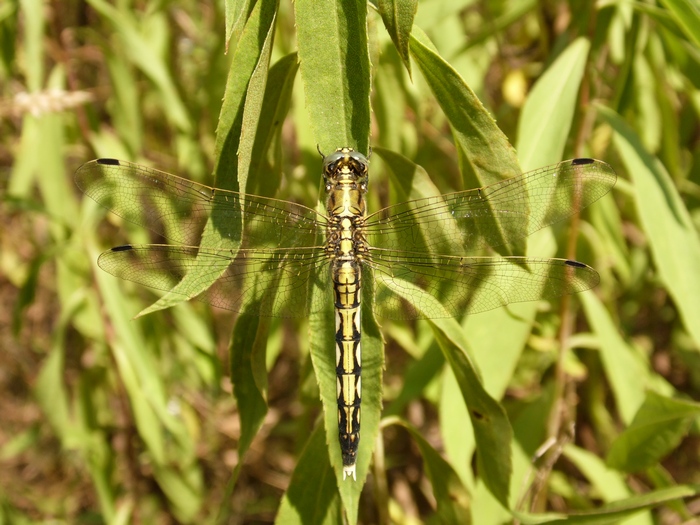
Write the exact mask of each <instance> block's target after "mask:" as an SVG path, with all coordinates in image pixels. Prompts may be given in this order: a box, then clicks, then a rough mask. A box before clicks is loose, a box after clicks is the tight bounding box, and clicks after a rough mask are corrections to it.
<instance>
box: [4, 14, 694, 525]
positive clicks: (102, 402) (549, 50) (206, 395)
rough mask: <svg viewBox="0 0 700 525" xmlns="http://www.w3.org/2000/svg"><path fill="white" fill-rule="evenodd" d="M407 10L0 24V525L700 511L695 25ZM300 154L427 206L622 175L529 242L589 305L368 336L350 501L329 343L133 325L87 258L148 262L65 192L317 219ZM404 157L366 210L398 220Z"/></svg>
mask: <svg viewBox="0 0 700 525" xmlns="http://www.w3.org/2000/svg"><path fill="white" fill-rule="evenodd" d="M415 7H416V6H415V3H414V2H411V1H403V2H398V1H397V2H393V1H391V0H378V1H376V2H372V3H370V4H364V3H362V2H352V1H347V2H337V5H336V2H332V1H330V0H323V1H317V2H313V1H311V0H296V1H295V2H294V3H291V2H287V1H282V2H280V3H279V4H278V3H277V2H276V1H270V0H258V1H257V2H254V1H252V0H249V1H240V0H239V1H234V0H227V1H226V2H225V3H221V2H218V3H210V2H195V1H191V0H183V1H180V2H175V1H172V2H164V1H155V0H154V1H146V0H143V1H115V2H109V1H107V0H86V1H79V0H68V1H65V2H59V1H45V2H44V1H41V0H22V1H20V0H5V1H4V2H2V3H0V51H1V52H0V118H1V120H0V136H1V138H2V140H0V174H1V176H0V220H1V221H2V233H1V234H0V286H1V287H2V293H1V294H0V297H2V299H0V300H1V301H2V302H1V303H0V304H1V305H2V308H0V312H1V313H0V348H1V349H2V351H0V370H2V373H1V374H0V392H2V396H0V414H2V419H1V421H2V425H1V428H0V487H1V491H0V523H5V522H7V523H35V522H36V523H39V522H44V521H47V520H54V521H65V522H70V523H88V522H89V523H101V522H104V523H138V522H141V523H151V522H156V521H165V520H170V521H177V522H183V523H251V522H256V523H258V522H272V521H275V520H277V521H278V522H280V523H297V522H298V523H321V522H323V523H336V522H341V521H342V520H343V519H347V520H348V521H349V522H352V523H355V522H361V523H378V522H381V523H388V522H389V521H393V522H400V523H403V522H418V521H428V522H446V523H463V522H466V521H468V520H471V521H472V522H474V523H479V524H490V523H503V522H508V521H511V520H513V519H518V520H519V521H520V522H522V523H535V522H538V523H543V522H546V521H548V520H552V521H553V520H557V519H558V520H560V521H566V522H571V523H578V522H583V521H586V522H596V523H612V522H620V521H621V520H623V519H624V520H625V523H639V524H642V523H671V522H679V521H683V520H686V521H687V520H690V519H692V516H693V515H696V514H698V513H699V512H700V510H699V509H698V501H699V500H698V496H697V494H698V491H699V490H700V489H698V487H700V479H699V475H698V472H700V460H699V459H698V458H700V453H699V452H700V451H699V450H698V449H699V447H700V439H698V414H699V413H700V404H698V403H697V402H695V401H694V400H699V399H700V353H699V352H700V314H699V313H698V312H700V271H699V270H698V269H699V268H700V239H699V236H698V227H699V226H700V141H699V140H698V137H699V136H700V133H699V130H700V125H699V119H698V116H699V114H700V48H699V47H698V46H699V43H700V9H698V7H697V3H696V2H694V1H693V0H660V1H657V2H652V1H648V2H637V3H631V2H614V1H611V2H598V3H594V2H573V1H570V2H566V1H555V0H552V1H547V2H534V1H531V0H527V1H521V2H509V1H489V2H478V1H473V0H459V1H455V0H425V1H422V2H420V3H419V4H418V5H417V13H415V17H414V8H415ZM413 23H415V25H413ZM411 29H412V31H411ZM409 67H410V70H409ZM482 105H483V107H482ZM484 107H485V109H484ZM486 111H488V112H490V114H491V115H492V116H493V118H494V119H495V121H496V122H497V125H498V126H497V127H496V125H495V123H494V121H493V120H492V119H491V118H490V117H489V116H488V113H486ZM506 138H507V139H508V140H506ZM510 144H512V145H513V146H514V147H515V149H512V148H511V146H510ZM317 145H319V146H320V147H321V149H322V150H323V151H330V150H332V149H334V148H336V147H339V146H345V145H350V146H355V147H358V148H359V149H360V150H362V151H367V150H368V148H369V146H376V147H378V148H379V147H381V148H385V150H387V151H390V152H395V153H400V154H402V155H404V156H405V157H407V158H408V159H411V160H412V161H413V162H415V163H417V164H419V165H420V166H422V167H423V168H425V171H426V172H427V173H428V174H429V175H430V181H429V183H430V184H431V185H434V186H435V187H436V189H437V190H439V191H440V192H451V191H458V190H460V189H465V188H469V187H478V186H482V185H484V184H488V183H489V182H493V181H495V180H499V179H500V178H503V177H509V176H513V175H515V174H517V173H518V171H519V168H518V165H519V166H520V167H521V168H522V169H523V170H529V169H533V168H536V167H539V166H543V165H547V164H552V163H556V162H558V161H559V160H561V159H564V158H571V157H575V156H591V157H595V158H598V159H601V160H605V161H606V162H608V163H609V164H611V165H612V166H614V168H615V169H616V171H617V172H618V175H619V177H620V180H619V182H618V184H617V186H616V188H615V190H614V191H613V192H612V193H611V194H609V195H607V196H606V197H604V198H603V199H601V200H600V201H599V202H597V203H596V204H595V205H593V206H592V207H590V208H589V209H587V210H585V213H584V214H582V216H581V217H576V218H574V220H572V222H571V223H570V224H564V225H561V224H558V225H556V226H555V227H554V228H552V229H549V230H547V231H545V232H542V233H541V234H540V233H538V234H536V235H535V236H532V237H531V238H530V239H529V241H528V246H527V252H528V254H532V255H537V256H542V257H546V256H559V257H568V258H576V259H577V260H581V261H584V262H586V263H587V264H590V265H591V266H593V267H594V268H596V269H597V270H598V271H599V273H600V274H601V284H600V286H599V287H598V288H597V289H596V290H594V291H592V292H586V293H583V294H580V296H577V297H574V298H570V299H564V300H562V302H561V304H549V303H545V302H542V303H540V304H537V303H528V304H519V305H514V306H512V307H508V308H502V309H499V310H494V311H491V312H487V313H484V314H480V315H478V316H470V317H467V318H465V319H457V320H451V321H446V322H444V323H442V322H440V323H435V324H433V325H431V324H429V323H427V322H424V321H419V322H416V323H399V322H382V326H381V333H380V332H379V328H378V327H377V325H376V324H374V322H373V320H371V319H370V316H369V315H365V316H364V318H365V321H363V322H365V323H368V324H367V325H366V326H365V327H364V328H365V333H364V334H363V351H364V352H365V354H366V355H365V360H364V362H363V366H364V370H363V373H365V374H366V377H365V376H363V387H364V388H363V394H364V396H363V403H364V404H366V408H365V405H363V441H362V444H361V450H360V460H359V463H358V465H359V467H358V474H359V480H358V482H357V483H349V482H346V483H343V482H342V481H340V479H339V478H337V476H338V474H339V472H340V471H339V468H338V466H339V463H338V462H339V453H338V450H337V441H336V439H335V437H334V436H336V435H337V428H334V425H335V418H336V415H335V412H334V411H333V409H332V406H333V403H334V402H335V383H334V381H335V378H334V375H333V374H334V371H333V366H334V364H333V361H334V359H333V355H332V348H333V346H332V341H330V342H329V340H330V339H331V338H332V323H333V320H332V319H330V320H329V319H323V318H318V319H313V318H312V319H311V320H309V321H308V322H306V321H304V322H296V323H289V322H286V321H285V322H282V321H280V320H275V319H258V318H255V317H253V318H248V317H247V316H245V315H243V316H241V317H240V318H239V319H238V322H237V323H236V325H235V328H234V327H233V319H231V316H230V315H229V314H228V313H225V312H221V311H213V310H212V309H210V308H208V307H206V305H203V304H201V303H196V302H193V303H179V304H176V305H174V306H173V307H172V308H169V309H162V310H161V309H160V308H161V307H163V306H167V305H169V304H167V305H164V304H163V303H157V306H155V307H148V305H150V304H152V303H153V302H154V301H155V300H156V299H157V296H155V295H154V294H153V292H151V291H149V290H144V289H143V288H139V287H137V286H132V285H131V284H130V283H126V282H119V281H117V280H116V279H114V278H113V277H111V276H109V275H106V274H104V272H102V271H101V270H100V269H99V268H97V266H96V264H95V261H96V258H97V256H98V254H99V253H100V251H102V250H104V249H107V248H109V247H111V246H115V245H118V244H123V243H124V242H127V241H129V242H148V241H149V239H150V237H149V234H148V233H147V232H145V231H143V230H142V229H140V228H138V227H136V226H134V225H132V224H128V223H123V222H122V221H120V220H118V219H117V218H115V217H114V216H113V215H110V214H106V213H105V211H104V210H103V209H101V208H99V207H98V206H97V205H96V204H95V203H94V202H92V201H90V200H89V199H82V198H81V195H79V193H78V192H77V190H76V188H75V187H74V185H73V181H72V174H73V173H74V171H75V169H76V168H77V167H78V166H80V165H81V164H82V163H83V162H85V161H87V160H90V159H92V158H95V157H103V156H104V157H116V158H121V159H125V160H133V161H135V162H138V163H141V164H147V165H152V166H155V167H157V168H159V169H162V170H165V171H168V172H172V173H177V174H179V175H180V176H183V177H188V178H191V179H193V180H196V181H199V182H204V183H205V184H210V185H217V186H219V187H228V188H242V189H247V190H246V191H249V192H250V193H256V194H261V195H270V196H275V197H279V198H285V199H291V200H294V201H296V202H301V203H304V204H306V205H308V206H315V205H316V203H317V202H318V199H319V195H320V193H319V189H320V179H321V177H320V175H321V169H320V159H319V156H318V153H317V151H316V150H317ZM516 152H517V153H516ZM389 158H390V155H389V156H387V154H386V153H385V154H381V155H380V154H377V155H375V156H373V157H372V171H371V183H370V195H369V207H370V210H376V209H379V208H380V207H381V206H382V205H386V204H387V203H390V202H395V201H396V200H397V199H398V197H399V196H401V195H403V194H402V191H403V190H401V188H400V183H399V184H397V183H396V181H395V180H392V178H391V177H390V176H389V171H388V170H387V169H386V168H387V164H389V163H390V161H389V160H387V159H389ZM211 174H213V175H214V176H213V177H212V176H211ZM394 175H396V176H397V177H400V176H401V174H400V173H399V174H393V175H392V176H394ZM416 181H418V178H417V179H416ZM416 181H413V182H414V183H416ZM517 248H522V249H524V248H525V247H524V246H522V247H517ZM144 308H149V310H148V311H150V312H153V313H150V314H149V315H145V316H142V317H138V318H137V319H132V318H133V316H134V315H136V314H137V313H138V312H139V311H142V310H144ZM329 326H330V327H331V328H329ZM441 350H442V352H441ZM443 352H444V354H443ZM446 357H447V359H446ZM446 362H449V365H447V364H446ZM227 363H228V364H229V365H230V370H229V369H228V368H227V365H226V364H227ZM476 377H480V378H481V382H482V384H483V389H482V388H481V384H479V383H478V382H476ZM231 378H233V380H234V386H231V382H230V379H231ZM470 385H471V386H470ZM465 388H472V389H474V390H472V391H471V393H470V392H465ZM232 393H233V396H232ZM470 396H471V397H470ZM465 398H466V399H468V400H469V401H470V403H476V402H478V403H481V404H480V405H479V407H480V408H481V409H482V410H483V412H481V414H482V415H483V414H486V415H488V416H489V417H487V418H484V420H479V418H477V419H474V418H475V416H474V409H475V406H472V405H471V404H470V406H469V409H470V410H471V412H470V410H468V408H467V405H466V404H465ZM234 399H235V400H234ZM496 400H497V401H498V402H499V403H500V404H499V403H496ZM268 405H269V406H268ZM382 417H383V418H384V419H381V418H382ZM474 422H476V424H475V427H476V428H474V429H472V425H473V423H474ZM489 440H492V441H489ZM489 443H490V445H491V446H489ZM475 454H476V456H475ZM475 457H476V459H475ZM365 480H366V483H364V481H365ZM683 498H685V499H683ZM343 515H344V516H345V517H343ZM674 520H675V521H674Z"/></svg>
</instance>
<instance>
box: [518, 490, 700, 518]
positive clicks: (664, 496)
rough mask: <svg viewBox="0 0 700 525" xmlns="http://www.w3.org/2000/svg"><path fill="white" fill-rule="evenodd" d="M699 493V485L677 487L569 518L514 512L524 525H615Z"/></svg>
mask: <svg viewBox="0 0 700 525" xmlns="http://www.w3.org/2000/svg"><path fill="white" fill-rule="evenodd" d="M698 493H700V485H678V486H676V487H672V488H668V489H660V490H655V491H653V492H648V493H646V494H641V495H638V496H632V497H629V498H626V499H623V500H619V501H615V502H614V503H609V504H607V505H603V506H602V507H599V508H597V509H594V510H589V511H586V512H574V513H571V514H569V515H568V516H567V515H566V514H561V513H554V512H549V513H544V514H530V513H527V512H514V513H513V515H514V516H515V517H516V518H518V520H519V521H520V522H521V523H524V524H525V525H540V524H545V523H546V524H561V525H583V524H596V525H602V524H608V523H610V524H613V523H620V520H622V519H624V518H626V517H628V516H633V515H634V514H636V513H637V512H640V511H642V510H646V509H652V508H654V507H658V506H659V505H663V504H665V503H669V502H671V501H674V500H678V499H680V498H687V497H691V496H695V495H697V494H698Z"/></svg>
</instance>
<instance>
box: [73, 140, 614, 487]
mask: <svg viewBox="0 0 700 525" xmlns="http://www.w3.org/2000/svg"><path fill="white" fill-rule="evenodd" d="M368 166H369V162H368V159H367V158H366V157H365V156H364V155H362V154H361V153H359V152H357V151H354V150H353V149H351V148H339V149H338V150H336V151H335V152H334V153H332V154H330V155H328V156H326V157H324V160H323V176H324V181H325V190H326V192H327V201H326V213H325V214H320V213H318V212H316V211H315V210H313V209H311V208H307V207H305V206H302V205H300V204H296V203H293V202H289V201H283V200H278V199H272V198H267V197H261V196H256V195H249V194H244V193H239V192H234V191H227V190H222V189H216V188H210V187H208V186H204V185H201V184H197V183H194V182H191V181H188V180H186V179H182V178H180V177H176V176H174V175H170V174H167V173H164V172H161V171H158V170H154V169H152V168H147V167H144V166H139V165H137V164H132V163H129V162H123V161H118V160H114V159H98V160H95V161H91V162H88V163H87V164H84V165H83V166H82V167H80V168H79V169H78V171H77V172H76V177H75V178H76V183H77V184H78V186H79V187H80V188H81V189H82V190H83V191H84V192H85V193H86V194H87V195H88V196H90V197H91V198H93V199H94V200H96V201H97V202H98V203H100V204H102V205H103V206H104V207H106V208H108V209H110V210H112V211H113V212H115V213H116V214H117V215H120V216H121V217H123V218H125V219H127V220H129V221H131V222H134V223H137V224H141V225H143V226H146V227H147V228H150V229H151V230H152V231H154V232H156V233H157V234H159V235H161V236H162V237H164V238H166V239H168V240H169V241H171V242H172V243H175V244H149V245H126V246H120V247H117V248H113V249H112V250H109V251H107V252H105V253H103V254H102V255H101V256H100V258H99V260H98V264H99V265H100V267H101V268H103V269H104V270H106V271H107V272H109V273H111V274H113V275H116V276H117V277H121V278H123V279H128V280H132V281H135V282H138V283H141V284H144V285H146V286H150V287H152V288H157V289H160V290H166V291H172V292H174V293H177V294H182V295H185V296H187V297H188V298H190V297H195V296H196V297H197V298H198V299H200V300H203V301H205V302H208V303H210V304H212V305H214V306H217V307H220V308H226V309H229V310H233V311H242V310H243V309H246V310H247V311H250V310H249V308H250V307H251V305H253V304H255V305H256V308H257V311H258V312H259V313H260V315H271V316H280V317H299V316H306V315H309V314H310V313H313V312H317V311H320V310H322V309H324V308H328V307H329V304H326V303H325V302H324V301H317V300H312V293H311V290H312V286H311V285H312V284H318V283H327V284H326V286H327V287H328V288H329V289H332V297H333V305H334V308H335V330H336V334H335V355H336V376H337V380H336V381H337V382H336V385H337V388H336V393H337V401H338V434H339V440H340V448H341V453H342V459H343V478H346V477H347V476H351V477H353V479H354V478H355V476H356V472H355V462H356V456H357V450H358V444H359V439H360V402H361V397H362V389H361V369H362V359H361V353H362V352H361V314H360V306H361V299H360V293H361V290H362V286H363V278H368V277H367V276H371V278H372V279H373V282H372V283H370V284H373V285H374V288H375V292H376V296H375V302H374V310H375V313H376V314H377V315H378V316H380V317H384V318H389V319H415V318H438V317H446V316H457V317H462V316H463V315H465V314H472V313H478V312H483V311H485V310H490V309H493V308H498V307H499V306H503V305H506V304H509V303H513V302H520V301H533V300H537V299H540V298H543V299H552V298H556V297H559V296H561V295H564V294H569V293H575V292H579V291H582V290H587V289H589V288H592V287H593V286H595V285H596V284H597V283H598V280H599V278H598V274H597V273H596V272H595V271H594V270H593V269H592V268H590V267H588V266H587V265H585V264H583V263H580V262H577V261H572V260H567V259H535V258H527V257H479V256H465V254H467V253H470V252H473V251H474V250H479V249H483V248H486V247H493V246H499V245H508V244H513V243H514V242H515V241H517V240H519V239H521V238H523V237H526V236H527V235H530V234H531V233H533V232H535V231H537V230H539V229H541V228H544V227H545V226H548V225H550V224H552V223H554V222H557V221H559V220H562V219H564V218H566V217H569V216H570V215H571V214H573V213H575V212H576V211H578V210H580V209H582V208H585V207H586V206H588V205H589V204H591V203H592V202H594V201H596V200H598V199H599V198H600V197H602V196H603V195H605V194H606V193H607V192H608V191H610V189H611V188H612V187H613V186H614V185H615V180H616V176H615V173H614V171H613V170H612V168H611V167H610V166H608V165H607V164H605V163H604V162H601V161H597V160H593V159H573V160H569V161H564V162H561V163H559V164H556V165H553V166H549V167H546V168H541V169H539V170H535V171H532V172H529V173H526V174H522V175H518V176H515V177H512V178H509V179H505V180H503V181H501V182H497V183H495V184H492V185H490V186H485V187H483V188H478V189H474V190H467V191H461V192H456V193H451V194H447V195H439V196H435V197H426V198H422V199H417V200H413V201H409V202H404V203H400V204H395V205H392V206H389V207H387V208H384V209H382V210H379V211H378V212H375V213H372V214H369V215H368V214H367V212H366V203H365V194H366V192H367V185H368ZM205 222H206V223H207V224H208V226H207V229H213V230H216V231H217V232H218V236H217V237H216V238H217V239H218V241H217V242H215V243H212V242H210V241H209V237H207V235H204V234H203V231H204V224H205ZM368 269H371V272H367V271H364V272H363V270H368ZM366 284H367V283H365V285H366ZM329 297H330V294H329ZM426 297H429V298H430V300H427V299H426ZM435 299H437V301H435ZM328 303H330V298H329V300H328Z"/></svg>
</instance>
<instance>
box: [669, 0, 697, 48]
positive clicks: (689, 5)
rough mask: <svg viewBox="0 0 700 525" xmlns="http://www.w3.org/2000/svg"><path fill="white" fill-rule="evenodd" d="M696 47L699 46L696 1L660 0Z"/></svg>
mask: <svg viewBox="0 0 700 525" xmlns="http://www.w3.org/2000/svg"><path fill="white" fill-rule="evenodd" d="M661 3H662V4H664V5H665V6H666V7H667V8H668V10H669V11H670V12H671V14H672V15H673V18H674V19H675V20H676V23H677V24H678V25H679V26H680V27H681V28H682V29H683V32H684V33H685V34H686V35H688V37H689V38H690V40H692V41H693V42H694V43H695V45H696V46H700V6H698V3H697V0H661Z"/></svg>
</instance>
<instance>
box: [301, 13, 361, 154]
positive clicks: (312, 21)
mask: <svg viewBox="0 0 700 525" xmlns="http://www.w3.org/2000/svg"><path fill="white" fill-rule="evenodd" d="M294 9H295V14H296V26H297V42H298V45H299V62H300V68H301V79H302V83H303V85H304V97H305V99H306V110H307V112H308V114H309V119H310V121H311V127H312V129H313V131H314V135H315V136H316V140H317V142H318V145H319V147H320V148H321V151H323V152H324V153H326V154H328V153H329V152H332V151H334V150H335V149H336V148H340V147H343V146H349V147H353V148H355V149H356V150H358V151H360V152H362V153H364V154H367V153H368V151H369V125H370V104H369V92H370V63H369V51H368V42H367V3H366V2H362V1H360V0H347V1H334V0H297V1H296V2H294Z"/></svg>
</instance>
